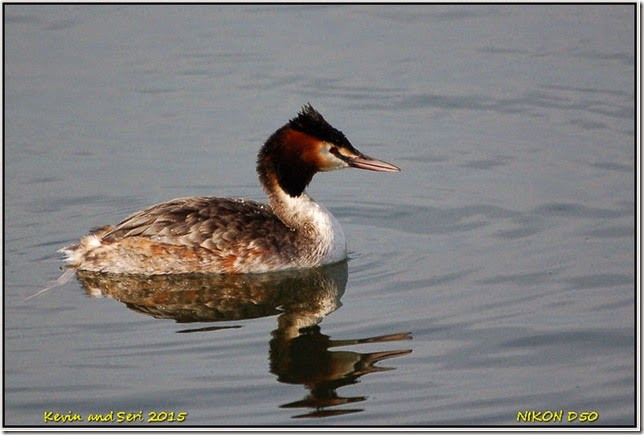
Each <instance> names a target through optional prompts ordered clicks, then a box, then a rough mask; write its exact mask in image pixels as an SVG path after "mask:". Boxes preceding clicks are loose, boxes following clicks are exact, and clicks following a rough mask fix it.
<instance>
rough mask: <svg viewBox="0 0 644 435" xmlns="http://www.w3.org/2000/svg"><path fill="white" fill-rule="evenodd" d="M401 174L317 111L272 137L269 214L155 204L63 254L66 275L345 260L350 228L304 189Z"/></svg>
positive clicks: (227, 203) (267, 166)
mask: <svg viewBox="0 0 644 435" xmlns="http://www.w3.org/2000/svg"><path fill="white" fill-rule="evenodd" d="M348 167H352V168H359V169H367V170H370V171H378V172H398V171H400V169H399V168H398V167H396V166H394V165H391V164H389V163H386V162H383V161H381V160H377V159H373V158H371V157H368V156H366V155H364V154H362V153H360V152H359V151H358V150H356V149H355V148H354V147H353V146H352V145H351V143H350V142H349V141H348V140H347V138H346V137H345V136H344V134H342V132H341V131H339V130H337V129H335V128H333V127H332V126H331V125H330V124H329V123H328V122H326V121H325V120H324V118H323V117H322V115H320V114H319V113H318V112H317V111H316V110H315V109H314V108H313V107H312V106H311V105H310V104H309V105H306V106H304V107H303V108H302V110H301V111H300V113H299V114H298V115H297V116H296V117H295V118H293V119H291V120H290V121H289V122H288V123H287V124H286V125H284V126H283V127H282V128H280V129H279V130H277V131H276V132H275V133H273V135H272V136H271V137H269V138H268V140H267V141H266V143H265V144H264V146H263V147H262V148H261V150H260V151H259V154H258V158H257V173H258V174H259V180H260V182H261V184H262V187H263V188H264V190H265V191H266V193H267V195H268V202H269V204H270V205H267V204H262V203H258V202H255V201H250V200H247V199H233V198H212V197H193V198H180V199H174V200H171V201H168V202H163V203H160V204H157V205H153V206H151V207H149V208H146V209H144V210H141V211H139V212H137V213H134V214H133V215H131V216H130V217H128V218H126V219H125V220H124V221H122V222H121V223H119V224H118V225H116V226H111V225H108V226H105V227H102V228H99V229H97V230H94V231H92V232H91V233H90V234H88V235H86V236H85V237H83V238H82V239H81V240H80V242H79V243H78V244H76V245H73V246H68V247H65V248H63V249H61V250H60V251H59V252H63V253H65V254H66V255H67V257H66V259H65V261H66V262H67V263H68V264H69V265H68V266H67V267H70V268H73V269H76V270H87V271H95V272H111V273H130V274H144V275H162V274H180V273H196V272H200V273H225V274H233V273H253V272H270V271H277V270H284V269H293V268H308V267H315V266H320V265H324V264H331V263H335V262H338V261H341V260H344V259H345V258H346V255H347V251H346V242H345V239H344V233H343V232H342V228H341V227H340V225H339V224H338V222H337V221H336V220H335V218H334V217H333V215H332V214H331V213H330V212H329V211H328V210H327V209H326V208H324V207H323V206H322V205H320V204H318V203H317V202H315V200H314V199H313V198H311V197H310V196H308V195H307V194H306V192H305V191H304V189H305V188H306V186H307V185H308V184H309V182H310V181H311V179H312V178H313V175H315V173H316V172H320V171H332V170H335V169H341V168H348Z"/></svg>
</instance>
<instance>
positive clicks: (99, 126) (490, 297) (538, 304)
mask: <svg viewBox="0 0 644 435" xmlns="http://www.w3.org/2000/svg"><path fill="white" fill-rule="evenodd" d="M4 12H5V15H4V25H5V27H4V32H5V34H4V36H5V51H4V54H5V94H4V95H5V146H4V152H5V154H4V158H5V167H4V171H5V172H4V182H5V184H4V188H5V209H4V213H5V214H4V218H5V232H4V242H5V245H4V246H5V249H4V345H5V347H4V357H5V359H4V388H5V391H4V399H5V402H4V411H5V413H4V424H5V425H8V426H15V425H26V426H46V427H53V426H55V425H62V426H66V427H71V426H77V425H83V424H90V423H88V421H87V420H88V418H89V416H90V414H98V415H101V416H103V417H104V418H106V419H107V420H109V419H113V420H114V421H106V422H104V423H93V424H99V425H105V426H107V427H123V425H124V424H126V423H118V420H119V419H124V418H125V416H126V414H127V413H130V414H132V415H131V418H132V419H134V420H133V421H132V422H131V423H130V424H142V425H144V426H146V427H147V426H150V425H153V424H154V423H148V422H147V419H148V417H155V416H156V417H157V419H161V420H165V422H164V424H166V425H168V426H170V427H186V426H197V425H203V426H236V425H243V426H246V425H252V426H289V425H300V426H306V425H322V426H370V425H393V426H401V425H412V426H437V425H447V426H463V425H494V426H506V425H518V426H520V427H533V426H534V425H536V424H539V423H538V422H532V423H531V422H526V421H523V420H524V419H527V417H526V416H529V415H533V416H537V417H535V418H538V416H539V415H540V416H542V417H543V416H546V417H547V416H548V415H550V416H551V417H552V418H553V421H551V422H549V423H541V424H544V425H550V426H552V425H555V424H562V425H567V424H568V423H567V417H568V415H574V414H568V413H569V412H576V413H578V414H579V415H581V413H583V412H587V413H590V414H585V415H586V417H590V419H592V420H594V421H593V422H585V423H580V421H579V419H577V420H574V421H573V423H575V424H580V425H583V426H589V427H596V426H599V425H608V426H620V425H622V426H623V425H626V426H628V425H633V424H634V422H635V418H636V415H637V414H636V412H635V408H634V405H635V402H634V394H635V389H634V384H635V378H634V373H635V372H634V363H635V347H634V344H635V339H636V335H635V330H634V322H635V317H634V313H635V302H634V299H635V284H634V280H635V270H634V263H635V258H634V241H635V238H634V222H635V213H634V195H635V191H634V184H635V179H634V172H635V168H634V160H635V152H634V150H635V147H634V143H635V127H634V119H635V116H634V110H635V106H634V71H635V54H634V53H635V47H634V32H635V30H634V13H635V7H634V6H633V5H590V6H589V5H586V6H565V5H505V6H504V5H489V6H484V5H478V6H477V5H445V6H439V5H416V6H374V5H365V6H359V5H355V6H337V5H336V6H310V7H309V6H296V5H292V6H291V5H289V6H257V5H254V6H250V5H247V6H244V5H237V6H220V5H219V6H218V5H201V6H158V5H157V6H136V5H134V6H119V5H110V6H105V5H102V6H101V5H93V6H87V5H85V6H49V5H5V6H4ZM307 102H311V103H312V104H313V105H314V106H315V107H316V108H317V109H318V110H320V111H321V112H322V113H323V114H324V115H325V117H326V118H327V120H328V121H329V122H331V123H332V124H333V125H334V126H336V127H337V128H339V129H341V130H342V131H343V132H344V133H345V134H346V135H347V137H348V138H349V139H350V140H351V141H352V143H353V144H354V145H355V146H356V148H358V149H360V150H361V151H363V152H364V153H366V154H369V155H373V156H374V157H379V158H382V159H384V160H386V161H390V162H392V163H394V164H397V165H399V166H400V167H401V168H402V172H401V173H399V174H376V173H371V172H365V171H349V170H347V171H340V172H337V173H333V174H320V175H318V176H316V178H315V179H314V180H313V184H312V185H311V186H310V189H309V192H310V194H311V195H312V196H314V197H315V198H316V199H317V200H318V201H320V202H322V203H324V204H325V205H326V206H327V207H328V208H329V209H330V210H331V211H332V212H333V213H334V214H335V215H336V217H337V218H338V220H339V221H340V222H341V224H342V225H343V227H344V230H345V233H346V235H347V239H348V241H349V250H350V260H349V261H348V263H347V264H341V265H338V266H337V267H335V268H331V269H322V270H314V271H308V272H302V273H295V274H285V275H278V276H268V277H263V278H253V279H251V278H248V279H238V280H230V281H227V280H226V279H223V278H221V277H220V278H217V277H197V278H194V279H184V280H182V279H178V280H173V279H167V280H157V281H155V280H141V281H136V280H131V281H130V280H122V279H118V278H115V277H96V276H85V277H79V278H80V279H76V278H74V279H72V281H70V282H69V283H67V284H66V285H63V286H60V287H57V288H55V289H52V290H50V291H48V292H46V293H44V294H42V295H40V296H38V297H36V298H33V299H31V300H28V301H26V302H21V301H22V300H23V299H25V298H26V297H28V296H30V295H32V294H34V293H36V292H37V291H38V290H39V289H41V288H43V287H45V286H47V285H48V284H50V283H51V282H52V281H54V280H56V279H57V278H58V277H59V276H60V274H61V271H60V270H59V266H60V265H61V262H60V257H59V255H58V254H57V253H56V250H57V249H58V248H60V247H62V246H64V245H66V244H69V243H72V242H74V241H75V240H77V239H78V238H79V237H80V236H82V235H83V234H84V233H86V232H87V231H88V230H90V229H91V228H94V227H97V226H100V225H104V224H109V223H116V222H118V221H119V220H120V219H122V218H124V217H125V216H127V215H128V214H130V213H132V212H134V211H136V210H138V209H140V208H143V207H144V206H148V205H151V204H154V203H156V202H160V201H163V200H168V199H172V198H175V197H181V196H191V195H213V196H231V195H232V196H241V197H247V198H252V199H257V200H261V199H263V194H262V192H261V189H260V188H259V185H258V183H257V181H256V175H255V172H254V165H255V155H256V152H257V150H258V148H259V147H260V146H261V144H262V143H263V141H264V140H265V139H266V138H267V137H268V136H269V135H270V134H271V133H272V132H273V131H274V130H276V129H277V128H278V127H280V126H281V125H283V124H284V123H285V122H286V121H287V120H288V119H289V118H291V117H293V116H294V115H295V114H296V113H297V111H298V110H299V109H300V107H301V106H302V105H303V104H305V103H307ZM100 296H103V297H100ZM385 368H388V369H389V370H385ZM546 411H553V414H547V413H546ZM559 412H562V414H561V415H562V421H561V422H557V421H556V416H557V415H559V414H557V413H559ZM56 413H59V414H62V415H65V416H67V415H69V416H73V415H78V416H80V417H81V418H82V419H83V421H81V422H69V423H60V422H59V423H56V422H47V423H46V422H45V419H46V418H47V416H48V415H49V416H50V417H52V418H53V416H54V415H55V414H56ZM119 413H122V414H119ZM164 413H167V414H164ZM186 413H187V414H186ZM531 413H532V414H531ZM537 413H542V414H537ZM593 413H596V414H593ZM139 416H141V417H142V418H143V420H144V422H142V423H139V421H138V418H139ZM517 419H519V421H517ZM170 420H175V421H173V422H171V421H170ZM178 420H183V421H178ZM157 424H158V423H157Z"/></svg>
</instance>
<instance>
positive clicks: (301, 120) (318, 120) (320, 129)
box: [288, 103, 353, 150]
mask: <svg viewBox="0 0 644 435" xmlns="http://www.w3.org/2000/svg"><path fill="white" fill-rule="evenodd" d="M288 126H289V127H291V128H292V129H294V130H297V131H301V132H302V133H306V134H309V135H311V136H314V137H316V138H318V139H321V140H323V141H325V142H330V143H334V144H336V145H342V146H345V147H348V148H349V149H351V150H353V146H352V145H351V143H350V142H349V140H348V139H347V138H346V137H345V135H344V134H343V133H342V132H341V131H340V130H338V129H336V128H334V127H333V126H332V125H331V124H329V123H328V122H327V121H326V120H325V119H324V117H323V116H322V115H321V114H320V112H318V111H317V110H315V109H314V108H313V106H311V104H310V103H307V104H306V105H305V106H303V107H302V110H301V111H300V113H298V115H297V116H296V117H295V118H293V119H291V120H290V121H289V123H288Z"/></svg>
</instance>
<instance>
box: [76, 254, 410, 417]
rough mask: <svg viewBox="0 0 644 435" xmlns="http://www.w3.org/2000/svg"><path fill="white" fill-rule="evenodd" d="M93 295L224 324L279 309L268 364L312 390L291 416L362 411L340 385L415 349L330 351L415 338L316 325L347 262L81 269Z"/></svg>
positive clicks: (333, 304)
mask: <svg viewBox="0 0 644 435" xmlns="http://www.w3.org/2000/svg"><path fill="white" fill-rule="evenodd" d="M77 276H78V280H79V281H80V283H81V285H82V286H83V287H84V288H85V290H86V291H87V293H88V294H90V295H91V296H96V297H100V296H105V297H110V298H113V299H116V300H118V301H120V302H122V303H124V304H125V305H126V306H127V307H128V308H130V309H132V310H134V311H137V312H140V313H144V314H147V315H150V316H153V317H156V318H161V319H174V320H176V321H177V322H179V323H189V322H222V321H238V320H244V319H254V318H259V317H267V316H273V315H277V316H278V317H277V329H276V330H274V331H273V333H272V338H271V341H270V370H271V372H272V373H273V374H275V375H276V376H277V379H278V381H280V382H282V383H287V384H300V385H304V386H305V387H306V388H307V389H308V390H309V393H308V394H307V396H306V397H305V398H304V399H302V400H299V401H295V402H290V403H287V404H284V405H282V406H281V407H282V408H309V409H312V411H310V412H308V413H305V414H302V415H297V416H294V418H300V417H327V416H333V415H339V414H346V413H351V412H360V411H362V410H363V409H337V408H334V407H336V406H339V405H344V404H348V403H354V402H361V401H365V400H366V399H367V397H364V396H358V397H340V396H339V395H338V393H337V389H338V388H340V387H343V386H347V385H352V384H355V383H357V382H358V379H359V378H360V377H361V376H363V375H365V374H368V373H375V372H380V371H386V370H392V368H389V367H377V366H376V365H375V364H376V363H378V362H379V361H382V360H385V359H388V358H394V357H398V356H403V355H407V354H409V353H411V349H405V350H391V351H389V350H385V351H380V352H371V353H359V352H355V351H351V350H333V351H332V350H330V349H331V348H335V347H341V346H353V345H359V344H364V343H384V342H388V341H399V340H409V339H411V334H410V333H408V332H405V333H397V334H389V335H384V336H378V337H370V338H361V339H347V340H333V339H331V338H330V337H329V336H327V335H324V334H322V333H321V332H320V326H319V323H320V322H321V321H322V320H323V319H324V317H325V316H327V315H328V314H329V313H331V312H333V311H335V310H336V309H338V308H339V307H340V306H341V303H340V297H341V296H342V294H343V293H344V290H345V287H346V283H347V263H346V261H344V262H341V263H338V264H334V265H331V266H325V267H318V268H313V269H306V270H290V271H284V272H275V273H263V274H242V275H206V274H190V275H155V276H138V275H120V274H108V273H97V272H87V271H77ZM236 327H239V326H235V325H233V326H212V327H204V328H196V329H184V330H181V331H178V332H182V333H190V332H204V331H212V330H217V329H225V328H236Z"/></svg>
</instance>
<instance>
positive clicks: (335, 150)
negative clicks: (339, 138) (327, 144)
mask: <svg viewBox="0 0 644 435" xmlns="http://www.w3.org/2000/svg"><path fill="white" fill-rule="evenodd" d="M329 152H330V153H331V154H333V155H334V156H336V157H337V158H340V151H338V147H331V149H329Z"/></svg>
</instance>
